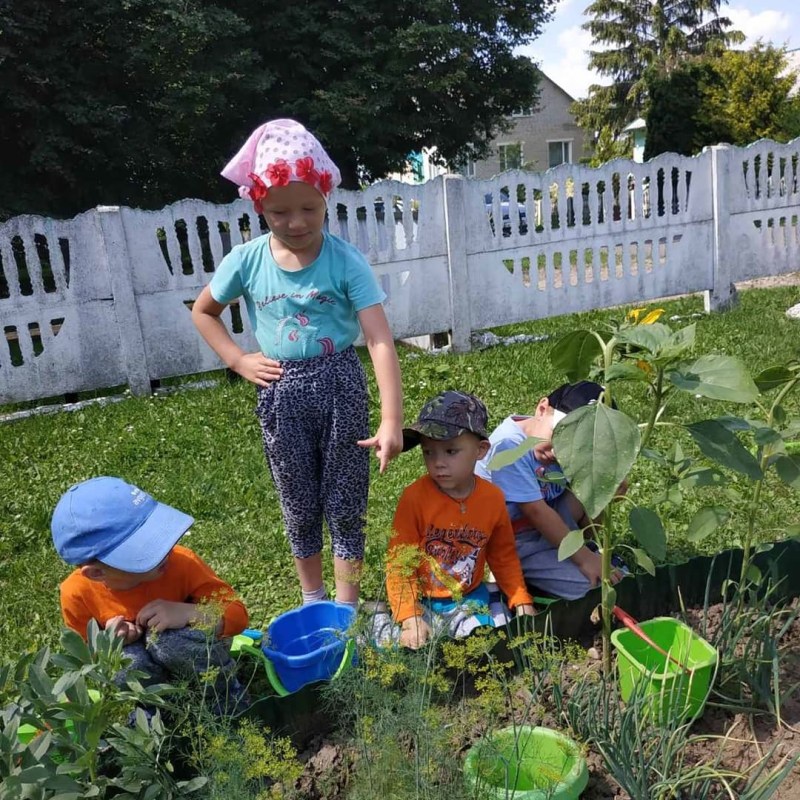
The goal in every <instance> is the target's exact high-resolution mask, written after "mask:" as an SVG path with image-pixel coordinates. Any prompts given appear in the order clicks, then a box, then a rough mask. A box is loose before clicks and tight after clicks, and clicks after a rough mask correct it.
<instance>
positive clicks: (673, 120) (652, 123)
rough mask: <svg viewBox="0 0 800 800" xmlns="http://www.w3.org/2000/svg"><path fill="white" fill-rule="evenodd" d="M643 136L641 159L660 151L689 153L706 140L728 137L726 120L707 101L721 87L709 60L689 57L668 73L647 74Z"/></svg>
mask: <svg viewBox="0 0 800 800" xmlns="http://www.w3.org/2000/svg"><path fill="white" fill-rule="evenodd" d="M646 83H647V95H648V98H649V103H648V111H647V138H646V140H645V147H644V157H645V159H650V158H655V157H656V156H657V155H659V154H660V153H680V154H682V155H685V156H691V155H694V154H695V153H699V152H700V151H701V150H702V149H703V147H705V146H706V145H709V144H718V143H719V142H726V141H730V121H729V119H728V117H727V116H726V115H725V114H724V113H723V112H722V110H721V109H720V108H718V107H716V106H715V105H714V104H712V103H709V97H710V96H711V93H712V92H719V91H722V92H724V91H725V87H724V85H723V83H722V78H721V76H720V74H719V72H718V71H717V70H716V69H715V67H714V64H713V62H711V61H709V60H698V61H690V62H687V63H686V64H683V65H681V66H680V67H678V68H677V69H675V70H673V71H672V72H670V73H669V74H665V73H662V72H658V71H653V72H652V73H650V74H649V75H648V76H647V79H646Z"/></svg>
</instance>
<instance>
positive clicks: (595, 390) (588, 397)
mask: <svg viewBox="0 0 800 800" xmlns="http://www.w3.org/2000/svg"><path fill="white" fill-rule="evenodd" d="M604 391H605V388H604V387H603V386H601V385H600V384H599V383H594V381H578V383H565V384H562V385H561V386H559V387H558V389H555V390H554V391H552V392H551V393H550V394H549V395H548V396H547V402H548V403H549V404H550V407H551V408H552V409H553V411H554V412H555V414H556V416H557V417H558V420H556V421H559V420H561V419H563V418H564V417H565V416H566V415H567V414H569V412H570V411H575V410H576V409H578V408H582V407H583V406H590V405H592V403H596V402H598V400H600V396H601V395H602V394H603V392H604ZM611 407H612V408H616V407H617V404H616V403H614V402H612V403H611Z"/></svg>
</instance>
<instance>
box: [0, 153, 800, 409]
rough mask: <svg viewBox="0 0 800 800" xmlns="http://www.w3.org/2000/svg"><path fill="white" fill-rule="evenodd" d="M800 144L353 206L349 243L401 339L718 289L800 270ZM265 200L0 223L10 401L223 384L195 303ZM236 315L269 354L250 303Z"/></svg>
mask: <svg viewBox="0 0 800 800" xmlns="http://www.w3.org/2000/svg"><path fill="white" fill-rule="evenodd" d="M799 160H800V139H796V140H795V141H793V142H791V143H790V144H787V145H779V144H775V143H774V142H769V141H761V142H757V143H755V144H753V145H751V146H750V147H747V148H733V147H726V146H719V147H713V148H709V149H708V150H706V151H705V152H704V153H702V154H701V155H699V156H697V157H694V158H685V157H682V156H676V155H674V154H665V155H662V156H660V157H659V158H657V159H654V160H653V161H650V162H648V163H646V164H637V163H634V162H630V161H614V162H611V163H609V164H606V165H604V166H603V167H601V168H599V169H590V168H588V167H583V166H579V165H575V164H564V165H562V166H560V167H556V168H555V169H551V170H548V171H547V172H544V173H536V172H522V171H513V172H506V173H503V174H502V175H499V176H497V177H495V178H492V179H491V180H485V181H476V180H464V179H462V178H460V177H457V176H445V177H442V178H437V179H436V180H433V181H430V182H428V183H425V184H421V185H407V184H401V183H397V182H394V181H384V182H381V183H377V184H375V185H373V186H370V187H369V188H367V189H365V190H363V191H359V192H348V191H336V192H334V193H333V195H332V197H331V201H330V206H329V216H330V228H331V230H332V231H333V232H334V233H336V234H338V235H340V236H342V237H343V238H345V239H348V240H350V241H352V242H353V243H354V244H356V245H357V246H358V247H359V248H360V249H361V250H362V251H363V252H364V254H365V255H366V256H367V258H368V259H369V261H370V263H371V264H372V265H373V267H374V269H375V272H376V274H377V276H378V279H379V281H380V282H381V283H382V285H383V287H384V289H385V291H386V293H387V295H388V300H387V304H386V310H387V314H388V317H389V322H390V324H391V327H392V330H393V332H394V335H395V337H396V338H398V339H402V338H409V337H414V336H423V335H427V334H433V333H441V332H446V331H449V332H450V333H451V337H452V342H453V346H454V348H456V349H461V350H464V349H468V348H469V346H470V335H471V333H472V332H473V331H476V330H480V329H483V328H489V327H494V326H498V325H505V324H508V323H514V322H521V321H524V320H532V319H539V318H543V317H550V316H554V315H558V314H564V313H568V312H576V311H584V310H588V309H594V308H604V307H609V306H614V305H618V304H621V303H629V302H636V303H647V302H649V301H652V300H656V299H657V298H661V297H667V296H671V295H676V294H683V293H688V292H705V293H706V298H707V299H706V306H707V308H708V309H711V310H713V309H722V308H724V307H725V306H726V305H727V304H729V303H730V301H731V298H732V284H733V283H734V282H737V281H742V280H748V279H751V278H756V277H760V276H765V275H778V274H782V273H786V272H792V271H795V270H798V269H800V222H799V220H798V217H800V163H798V162H799ZM258 225H259V221H258V220H257V218H256V215H255V214H254V213H253V210H252V206H251V204H250V203H247V202H244V201H241V200H238V201H236V202H234V203H231V204H229V205H224V206H220V205H215V204H211V203H205V202H200V201H196V200H183V201H181V202H178V203H174V204H173V205H171V206H168V207H167V208H164V209H161V210H160V211H140V210H136V209H131V208H117V207H99V208H96V209H94V210H91V211H87V212H86V213H84V214H80V215H79V216H77V217H75V218H74V219H71V220H65V221H60V220H53V219H46V218H42V217H33V216H21V217H16V218H14V219H11V220H9V221H8V222H6V223H4V224H2V225H0V325H2V329H3V332H4V337H3V338H2V339H0V404H3V403H11V402H16V401H22V400H32V399H37V398H42V397H48V396H54V395H61V394H66V393H74V392H79V391H83V390H89V389H97V388H106V387H112V386H119V385H123V384H127V385H129V386H130V388H131V391H132V392H133V393H135V394H146V393H147V392H149V391H150V387H151V381H153V380H158V379H162V378H166V377H169V376H174V375H186V374H191V373H197V372H203V371H206V370H212V369H216V368H218V367H219V366H220V362H219V361H218V360H217V358H216V356H215V355H214V354H213V353H212V352H211V350H209V348H208V347H207V346H206V345H205V343H204V342H203V341H202V340H201V338H200V336H199V335H198V333H197V332H196V330H195V328H194V326H193V325H192V322H191V318H190V314H189V307H190V305H191V303H192V301H193V300H194V298H195V297H196V296H197V294H198V293H199V291H200V290H201V288H202V287H203V286H204V285H205V284H206V283H207V282H208V280H209V278H210V277H211V275H212V273H213V270H214V267H215V265H216V264H218V263H219V261H220V259H221V258H222V256H223V255H224V254H225V253H226V252H228V250H229V249H230V247H231V245H232V244H236V243H238V242H240V241H246V240H247V239H248V238H249V237H250V235H251V226H252V227H255V228H256V230H255V231H253V233H254V234H257V233H258V230H257V228H258ZM224 319H225V321H226V323H227V324H228V326H229V329H230V330H231V331H232V333H233V335H234V337H235V338H236V339H237V341H239V342H240V344H241V345H242V346H243V347H244V348H248V349H255V347H256V345H255V340H254V338H253V336H252V334H251V332H250V330H249V325H248V321H247V314H246V312H245V309H244V306H242V307H241V309H240V308H239V307H238V306H232V307H231V308H230V309H229V310H227V311H226V312H225V314H224Z"/></svg>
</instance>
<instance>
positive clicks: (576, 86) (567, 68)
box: [518, 0, 800, 98]
mask: <svg viewBox="0 0 800 800" xmlns="http://www.w3.org/2000/svg"><path fill="white" fill-rule="evenodd" d="M590 2H591V0H558V4H557V6H556V13H555V16H554V17H553V19H552V20H551V22H549V23H548V24H547V26H546V27H545V30H544V33H543V34H542V36H540V37H539V38H538V39H536V41H534V42H533V43H532V44H530V45H527V46H525V47H523V48H520V50H519V51H518V52H520V53H524V54H525V55H527V56H530V57H531V58H533V60H534V61H536V62H537V63H538V64H539V66H540V67H541V68H542V70H543V71H544V72H545V74H546V75H547V76H548V77H549V78H551V79H552V80H553V81H555V82H556V83H557V84H558V85H559V86H560V87H561V88H562V89H565V90H566V91H567V92H568V93H569V94H571V95H572V96H573V97H575V98H579V97H585V96H586V94H587V91H588V88H589V85H590V84H592V83H608V82H609V81H608V80H607V79H605V80H604V79H603V78H601V77H600V76H598V75H596V74H594V73H593V72H591V71H590V70H589V67H588V62H589V58H588V56H587V55H586V51H587V50H589V49H591V48H592V37H591V35H590V34H589V32H588V31H585V30H583V29H582V28H581V25H582V24H583V23H584V22H585V21H586V17H584V15H583V12H584V10H585V9H586V8H587V7H588V6H589V4H590ZM721 15H722V16H727V17H729V18H730V19H731V20H732V21H733V27H734V29H736V30H740V31H742V32H743V33H744V34H745V36H746V37H747V40H746V41H745V43H744V44H743V45H741V46H742V47H750V46H752V45H754V44H755V43H756V42H757V41H758V40H759V39H761V40H762V41H764V42H765V43H766V42H772V43H773V44H775V45H776V46H781V45H784V44H785V45H786V46H787V47H788V48H789V49H794V48H800V3H798V2H797V0H746V2H741V0H733V2H732V3H730V4H728V5H727V6H723V7H722V10H721Z"/></svg>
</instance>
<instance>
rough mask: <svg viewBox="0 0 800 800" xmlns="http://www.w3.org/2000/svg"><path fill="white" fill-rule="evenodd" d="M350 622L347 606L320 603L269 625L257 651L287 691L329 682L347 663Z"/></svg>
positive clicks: (351, 617)
mask: <svg viewBox="0 0 800 800" xmlns="http://www.w3.org/2000/svg"><path fill="white" fill-rule="evenodd" d="M354 619H355V611H354V610H353V609H352V608H350V607H349V606H345V605H338V604H337V603H332V602H329V601H323V602H320V603H311V604H309V605H307V606H300V607H299V608H295V609H292V610H291V611H287V612H286V613H285V614H281V615H280V616H279V617H276V618H275V619H274V620H273V621H272V622H271V623H270V626H269V629H268V631H267V634H268V639H269V641H268V642H267V643H265V644H264V645H263V646H262V648H261V649H262V650H263V652H264V655H265V656H266V657H267V658H268V659H269V660H270V661H271V662H272V664H273V666H274V667H275V672H276V673H277V677H278V678H279V680H280V682H281V684H282V687H283V688H284V689H285V690H286V691H287V692H296V691H297V690H298V689H301V688H302V687H303V686H305V685H306V684H308V683H314V682H315V681H327V680H330V679H331V678H333V677H334V676H335V675H336V673H337V672H338V671H339V670H340V668H342V667H343V666H344V665H345V663H346V662H349V660H350V658H351V657H352V647H351V646H348V645H349V642H350V637H349V636H348V635H347V630H348V628H349V627H350V626H351V625H352V624H353V621H354Z"/></svg>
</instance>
